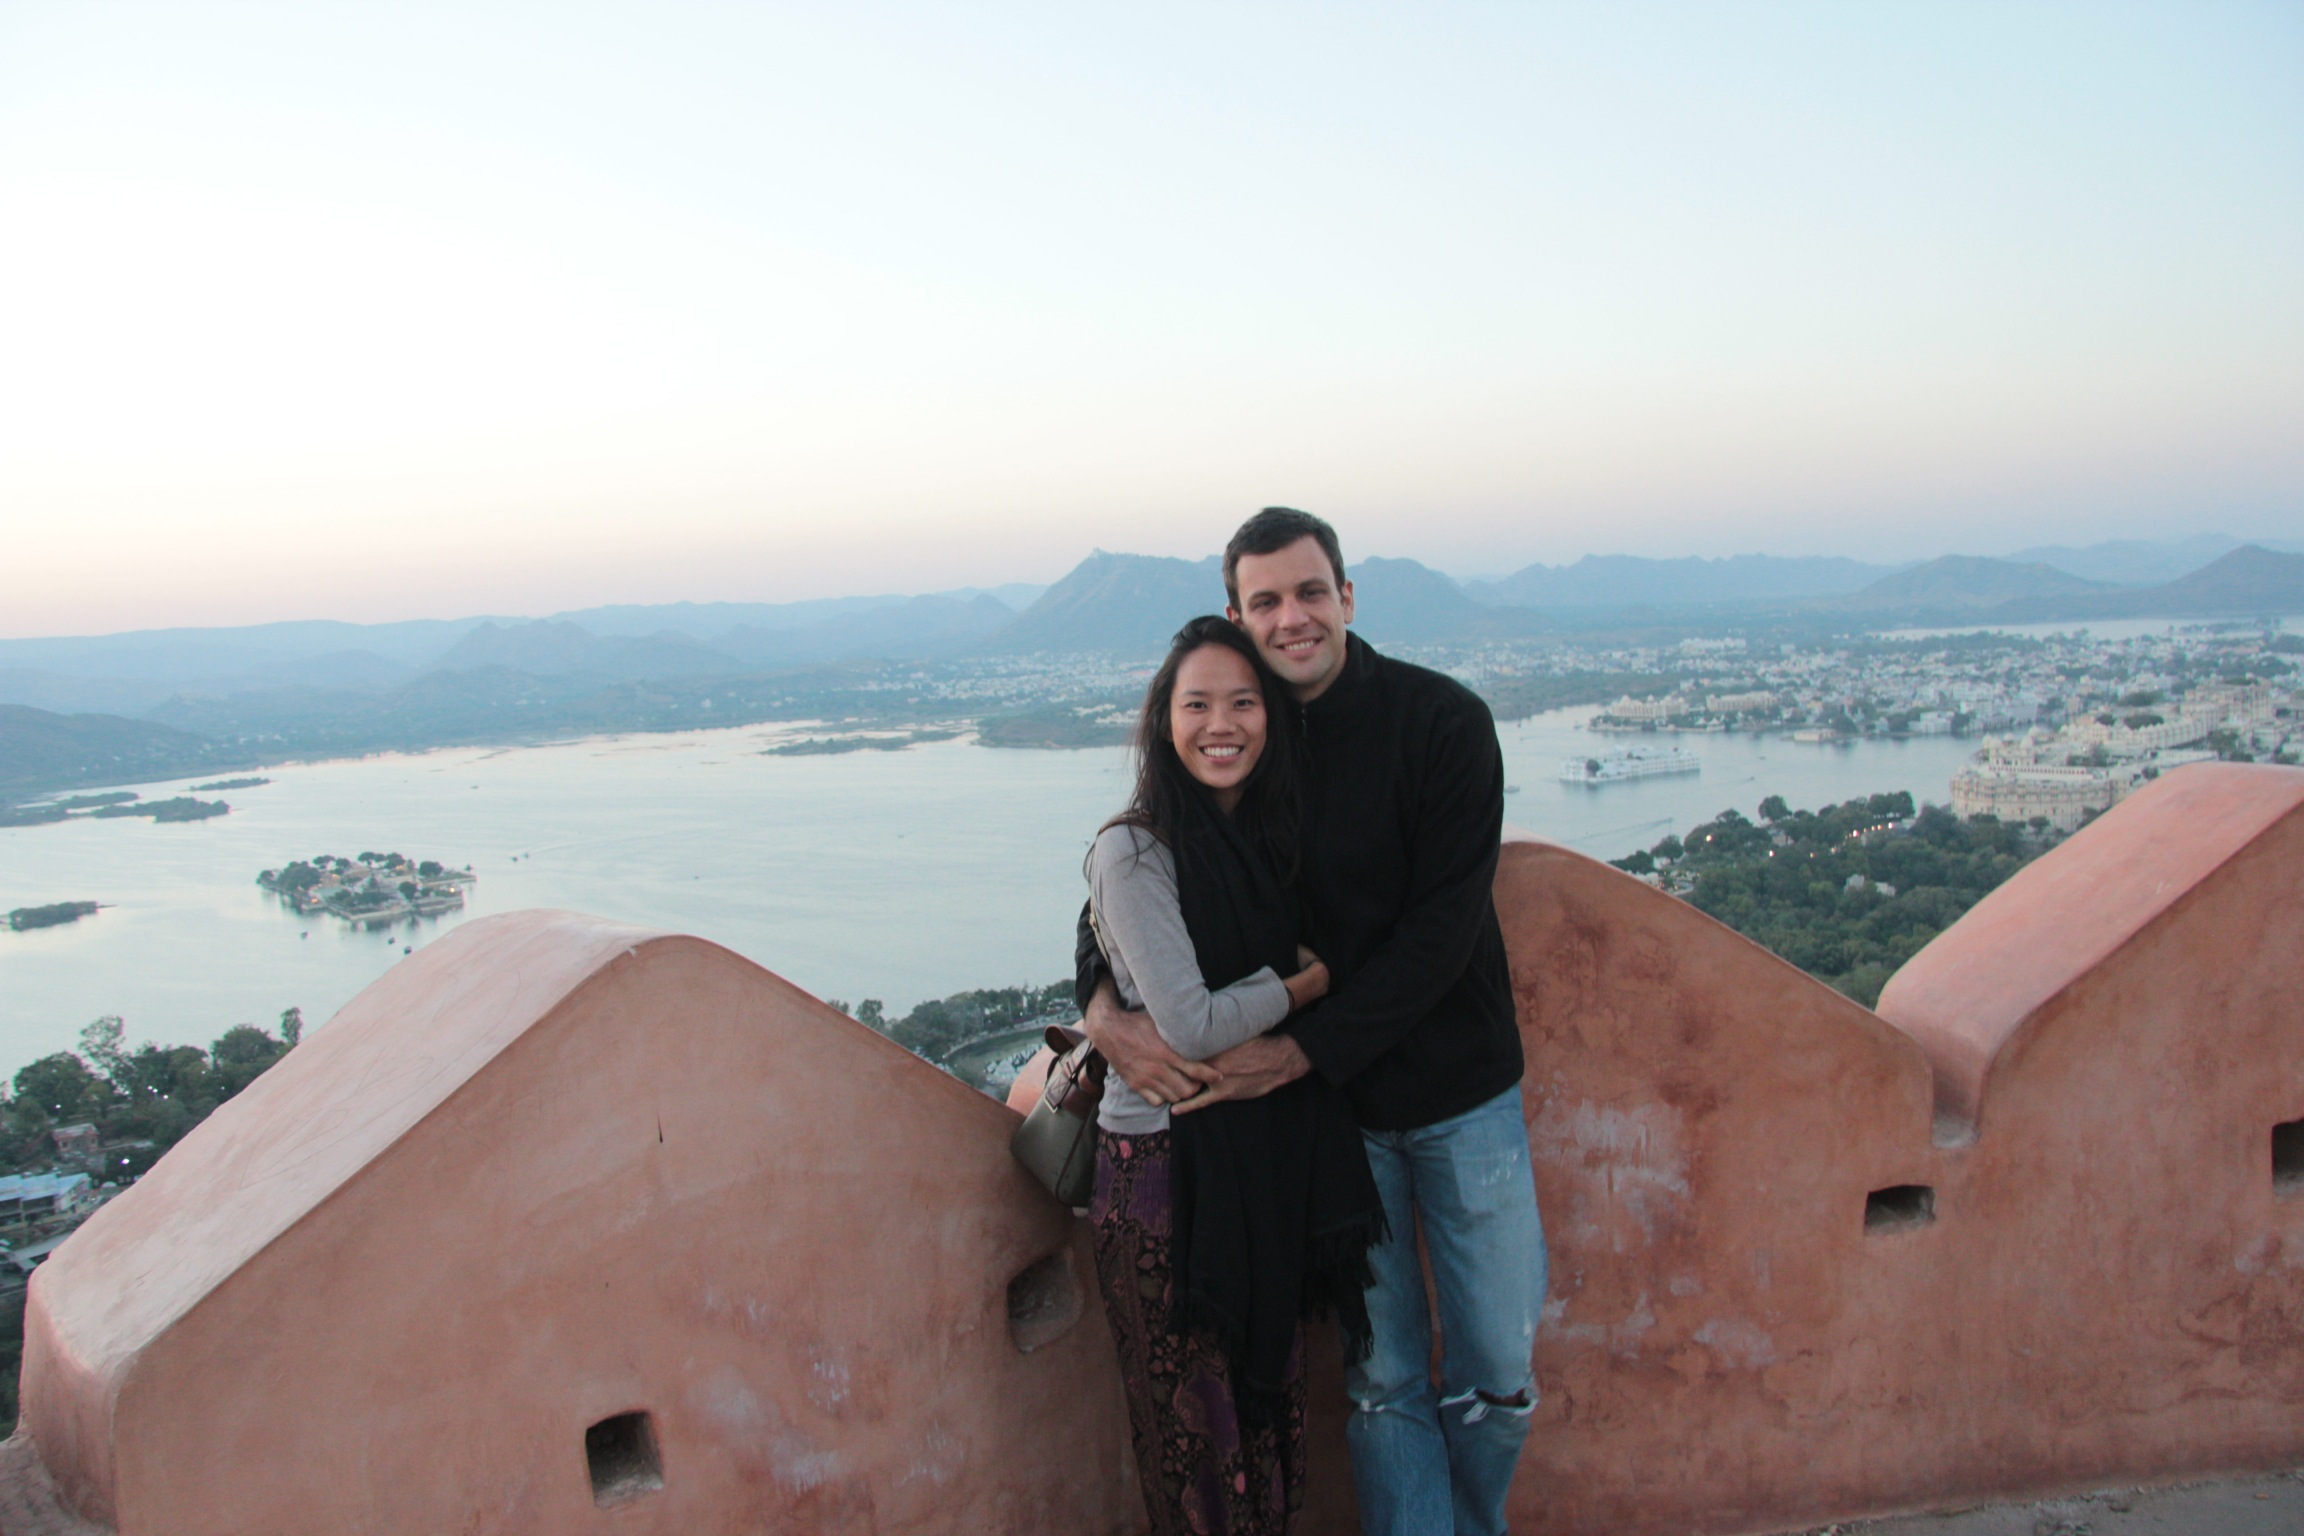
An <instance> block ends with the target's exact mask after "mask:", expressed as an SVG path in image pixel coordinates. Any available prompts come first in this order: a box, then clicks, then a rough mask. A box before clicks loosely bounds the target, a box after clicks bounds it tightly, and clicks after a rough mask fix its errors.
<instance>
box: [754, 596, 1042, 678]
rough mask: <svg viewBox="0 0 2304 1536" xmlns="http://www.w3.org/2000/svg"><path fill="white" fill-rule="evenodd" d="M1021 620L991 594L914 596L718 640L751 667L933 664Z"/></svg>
mask: <svg viewBox="0 0 2304 1536" xmlns="http://www.w3.org/2000/svg"><path fill="white" fill-rule="evenodd" d="M1015 621H1016V610H1015V609H1013V608H1011V607H1009V606H1008V605H1007V604H1006V603H1004V602H1002V601H1000V599H998V598H996V597H994V596H992V595H991V594H990V593H988V592H979V593H977V594H975V595H974V596H972V597H968V598H958V597H944V596H935V597H914V598H905V599H902V600H900V601H897V602H895V603H890V604H886V605H884V606H879V607H873V608H869V609H864V610H861V611H858V612H852V613H844V614H841V615H839V616H837V617H835V618H830V619H826V620H823V621H821V622H819V623H814V624H809V625H805V626H801V627H797V628H792V629H753V628H744V629H732V630H730V631H728V632H727V633H726V634H724V635H721V636H719V637H717V638H716V639H714V640H713V642H712V647H713V649H714V650H719V651H725V652H727V653H728V654H729V655H731V656H734V657H736V658H738V659H739V660H741V661H743V662H744V663H746V664H747V665H749V666H755V667H796V666H807V665H811V664H814V663H817V662H826V661H931V660H937V659H940V658H943V657H946V656H952V655H956V654H958V653H959V652H961V651H963V650H966V649H968V648H970V647H972V646H974V645H975V644H977V643H978V642H979V641H982V640H985V639H987V638H988V637H990V636H992V635H994V634H996V633H998V632H999V631H1000V629H1001V628H1003V627H1004V626H1006V625H1009V624H1012V623H1014V622H1015Z"/></svg>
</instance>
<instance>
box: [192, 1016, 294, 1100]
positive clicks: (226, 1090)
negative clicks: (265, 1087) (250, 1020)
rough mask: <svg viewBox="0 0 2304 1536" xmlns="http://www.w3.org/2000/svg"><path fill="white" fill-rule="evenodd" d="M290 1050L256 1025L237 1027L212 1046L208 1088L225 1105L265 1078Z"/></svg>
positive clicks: (224, 1034)
mask: <svg viewBox="0 0 2304 1536" xmlns="http://www.w3.org/2000/svg"><path fill="white" fill-rule="evenodd" d="M287 1051H288V1047H286V1046H285V1045H282V1044H281V1043H280V1042H279V1041H277V1040H275V1039H273V1038H272V1037H271V1036H270V1035H268V1034H266V1033H264V1031H262V1030H261V1029H258V1028H257V1027H256V1026H255V1025H253V1024H235V1025H233V1026H232V1027H231V1028H230V1029H228V1030H226V1031H224V1033H223V1034H221V1035H219V1036H217V1038H216V1041H215V1043H214V1044H213V1045H211V1046H209V1047H208V1077H209V1083H208V1086H209V1087H210V1088H211V1089H212V1090H213V1091H214V1093H215V1096H216V1102H217V1103H219V1104H221V1103H223V1102H224V1101H225V1100H226V1099H229V1098H230V1097H232V1095H234V1094H236V1093H238V1092H239V1091H240V1090H241V1089H243V1088H245V1087H247V1086H248V1085H249V1084H250V1083H252V1082H254V1081H256V1079H257V1078H259V1077H261V1076H263V1075H264V1069H265V1068H267V1067H269V1066H271V1065H272V1063H274V1062H276V1061H278V1060H279V1059H280V1058H281V1057H282V1056H284V1055H286V1054H287Z"/></svg>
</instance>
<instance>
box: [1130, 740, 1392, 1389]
mask: <svg viewBox="0 0 2304 1536" xmlns="http://www.w3.org/2000/svg"><path fill="white" fill-rule="evenodd" d="M1183 798H1184V800H1185V801H1186V802H1187V808H1186V810H1185V812H1184V824H1183V825H1182V826H1180V827H1178V828H1177V830H1176V840H1175V846H1174V847H1173V849H1172V850H1171V851H1172V852H1173V853H1174V855H1175V859H1176V889H1177V893H1178V896H1179V899H1180V901H1181V904H1182V906H1183V909H1184V927H1185V929H1186V931H1187V932H1189V933H1190V934H1191V936H1192V949H1193V953H1194V954H1195V955H1196V956H1197V957H1198V959H1199V962H1200V975H1201V978H1202V979H1203V980H1204V981H1205V982H1206V983H1207V985H1208V987H1209V988H1210V989H1211V990H1214V989H1216V988H1218V987H1224V986H1229V985H1230V984H1231V983H1233V982H1235V981H1239V980H1240V979H1242V978H1243V977H1246V976H1250V975H1253V974H1254V973H1255V972H1256V971H1257V970H1258V969H1260V968H1262V967H1264V966H1270V967H1271V968H1272V969H1273V971H1274V972H1275V973H1277V974H1279V975H1282V976H1286V975H1288V974H1290V973H1291V972H1293V971H1294V970H1295V969H1296V968H1297V967H1296V903H1295V900H1294V898H1293V897H1292V896H1291V894H1290V893H1289V892H1288V890H1287V889H1286V888H1285V887H1283V886H1282V885H1281V883H1280V881H1279V879H1278V878H1277V877H1276V876H1275V875H1274V874H1273V872H1272V869H1271V866H1270V864H1269V862H1268V861H1267V860H1266V858H1265V857H1264V855H1263V853H1262V851H1261V850H1260V849H1259V848H1257V847H1256V846H1255V845H1254V844H1253V843H1252V841H1251V840H1250V839H1249V838H1248V837H1247V836H1245V835H1244V834H1243V832H1242V829H1241V828H1240V827H1238V826H1236V825H1235V824H1234V822H1233V819H1232V818H1231V817H1230V816H1227V815H1225V814H1224V813H1223V812H1222V811H1221V810H1219V809H1218V808H1217V806H1216V804H1215V802H1214V800H1213V798H1212V797H1211V796H1210V795H1209V794H1208V793H1207V791H1206V790H1204V789H1201V788H1200V787H1199V786H1198V785H1193V786H1192V787H1191V792H1190V793H1187V794H1186V795H1185V796H1184V797H1183ZM1170 1129H1171V1130H1172V1131H1173V1132H1174V1141H1173V1143H1172V1161H1171V1163H1170V1179H1171V1189H1172V1196H1173V1201H1174V1215H1173V1220H1174V1232H1173V1237H1172V1239H1171V1241H1172V1243H1173V1248H1172V1259H1173V1263H1174V1273H1175V1276H1176V1284H1177V1287H1178V1289H1179V1291H1180V1293H1181V1310H1182V1316H1183V1319H1184V1323H1185V1326H1186V1327H1187V1328H1190V1329H1193V1330H1195V1331H1201V1332H1205V1333H1207V1334H1208V1335H1210V1336H1211V1337H1213V1338H1214V1339H1215V1340H1216V1342H1217V1343H1218V1344H1219V1345H1220V1346H1222V1348H1223V1349H1224V1351H1225V1353H1226V1354H1227V1356H1228V1357H1229V1358H1230V1362H1231V1366H1232V1390H1233V1399H1234V1401H1235V1402H1236V1403H1237V1404H1238V1406H1239V1409H1240V1412H1241V1414H1242V1416H1243V1417H1244V1418H1248V1419H1253V1420H1267V1419H1269V1418H1271V1417H1272V1416H1273V1415H1274V1414H1275V1413H1277V1411H1278V1410H1279V1408H1280V1405H1281V1403H1282V1400H1283V1399H1282V1395H1281V1385H1282V1382H1283V1380H1284V1378H1285V1376H1286V1374H1287V1368H1288V1355H1289V1351H1290V1349H1291V1348H1292V1347H1293V1345H1294V1342H1295V1338H1296V1325H1297V1321H1298V1319H1300V1318H1303V1317H1309V1316H1325V1315H1327V1314H1330V1313H1333V1314H1334V1315H1335V1317H1336V1319H1337V1324H1338V1327H1339V1328H1340V1329H1341V1330H1342V1332H1343V1335H1344V1348H1345V1357H1346V1359H1347V1360H1353V1361H1357V1360H1364V1359H1366V1358H1367V1356H1368V1350H1369V1330H1368V1305H1367V1298H1366V1296H1365V1295H1364V1294H1363V1293H1364V1292H1365V1291H1366V1290H1367V1288H1368V1285H1369V1283H1370V1279H1371V1276H1370V1274H1369V1269H1368V1250H1369V1248H1370V1247H1372V1246H1373V1245H1375V1244H1377V1243H1380V1242H1382V1241H1384V1237H1385V1231H1386V1228H1385V1221H1384V1205H1383V1201H1382V1199H1381V1197H1380V1196H1379V1195H1378V1194H1377V1192H1376V1180H1375V1177H1374V1176H1373V1175H1372V1174H1370V1173H1369V1171H1368V1152H1367V1148H1366V1147H1365V1146H1364V1145H1363V1144H1362V1143H1361V1140H1360V1127H1359V1124H1358V1123H1357V1122H1356V1121H1355V1120H1354V1119H1353V1117H1352V1109H1351V1105H1350V1103H1349V1102H1348V1101H1347V1100H1346V1099H1345V1097H1344V1095H1343V1093H1342V1092H1341V1091H1339V1090H1338V1089H1336V1088H1335V1087H1333V1086H1331V1085H1330V1084H1329V1083H1327V1082H1326V1081H1325V1080H1323V1079H1322V1078H1320V1077H1319V1076H1318V1075H1317V1074H1307V1075H1306V1076H1304V1077H1301V1078H1299V1079H1297V1080H1296V1081H1295V1082H1293V1083H1290V1084H1288V1085H1287V1086H1286V1087H1284V1088H1280V1089H1278V1090H1276V1091H1274V1092H1272V1093H1268V1094H1266V1095H1264V1096H1263V1097H1262V1098H1258V1099H1238V1100H1229V1101H1227V1102H1225V1103H1221V1104H1213V1105H1210V1106H1209V1107H1208V1108H1206V1109H1202V1110H1195V1111H1193V1112H1192V1113H1191V1114H1186V1115H1176V1116H1174V1117H1173V1118H1172V1120H1171V1122H1170Z"/></svg>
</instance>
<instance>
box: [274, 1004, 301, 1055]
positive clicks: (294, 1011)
mask: <svg viewBox="0 0 2304 1536" xmlns="http://www.w3.org/2000/svg"><path fill="white" fill-rule="evenodd" d="M303 1038H304V1010H303V1009H301V1008H283V1009H282V1010H281V1011H280V1043H281V1044H282V1045H285V1046H288V1047H291V1048H293V1047H294V1046H295V1044H296V1042H297V1041H299V1040H301V1039H303Z"/></svg>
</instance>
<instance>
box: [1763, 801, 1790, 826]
mask: <svg viewBox="0 0 2304 1536" xmlns="http://www.w3.org/2000/svg"><path fill="white" fill-rule="evenodd" d="M1791 816H1792V807H1790V806H1788V805H1786V804H1785V803H1784V797H1783V796H1782V795H1770V796H1769V797H1768V798H1767V799H1765V800H1763V801H1761V802H1760V819H1761V820H1762V821H1765V822H1768V823H1769V824H1770V825H1774V824H1775V823H1776V822H1779V821H1788V820H1790V819H1791Z"/></svg>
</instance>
